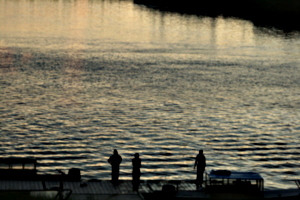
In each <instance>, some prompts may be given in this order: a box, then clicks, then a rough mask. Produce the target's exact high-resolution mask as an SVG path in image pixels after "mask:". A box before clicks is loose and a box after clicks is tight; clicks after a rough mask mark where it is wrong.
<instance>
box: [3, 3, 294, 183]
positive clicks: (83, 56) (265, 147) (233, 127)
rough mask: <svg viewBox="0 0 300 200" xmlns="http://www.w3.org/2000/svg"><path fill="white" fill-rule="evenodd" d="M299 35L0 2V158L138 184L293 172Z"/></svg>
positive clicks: (93, 6)
mask: <svg viewBox="0 0 300 200" xmlns="http://www.w3.org/2000/svg"><path fill="white" fill-rule="evenodd" d="M299 53H300V37H299V33H296V32H295V33H289V34H285V33H283V32H281V31H279V30H276V29H272V28H258V27H255V26H254V25H253V24H252V23H251V22H250V21H245V20H240V19H234V18H224V17H221V16H220V17H217V18H210V17H205V16H194V15H183V14H177V13H169V12H160V11H157V10H153V9H149V8H147V7H144V6H140V5H135V4H133V2H132V1H113V0H112V1H100V0H98V1H97V0H94V1H91V0H90V1H88V0H80V1H79V0H78V1H75V0H73V1H66V0H58V1H53V0H43V1H42V0H33V1H29V0H13V1H12V0H10V1H8V0H0V60H1V64H0V76H1V79H0V87H1V96H0V113H1V114H0V125H1V135H0V138H1V141H2V142H1V146H0V151H1V154H2V155H3V156H5V157H9V156H35V157H38V158H40V160H39V167H38V169H39V171H40V172H41V173H51V172H54V169H56V168H59V169H63V170H67V169H69V168H71V167H78V168H81V169H82V174H83V176H84V178H101V179H109V178H110V166H109V165H108V163H107V162H106V160H107V158H108V156H109V155H111V154H112V150H113V149H114V148H117V149H118V150H119V153H120V154H121V155H122V156H123V159H124V162H123V164H122V168H121V177H122V178H126V179H129V178H131V160H130V159H131V158H133V154H134V153H136V152H139V153H140V155H141V158H142V159H143V168H142V173H143V175H142V178H144V179H153V178H156V179H162V178H167V179H193V178H195V171H193V170H192V167H193V162H194V157H195V156H196V154H197V152H198V150H199V149H200V148H201V149H204V153H205V155H206V156H207V163H208V170H210V169H228V170H239V171H255V172H259V173H261V174H262V176H263V177H264V178H265V180H266V187H267V188H287V187H293V185H292V183H286V182H285V181H284V180H286V179H296V178H298V179H299V165H300V163H299V149H300V146H299V130H300V124H299V106H300V104H299V94H300V92H299V91H300V90H299V84H300V82H299V80H300V79H299V66H300V61H299V58H300V55H299Z"/></svg>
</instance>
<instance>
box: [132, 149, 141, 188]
mask: <svg viewBox="0 0 300 200" xmlns="http://www.w3.org/2000/svg"><path fill="white" fill-rule="evenodd" d="M141 164H142V160H141V159H140V155H139V154H138V153H136V154H134V158H133V159H132V189H133V191H138V189H139V185H140V177H141V171H140V168H141Z"/></svg>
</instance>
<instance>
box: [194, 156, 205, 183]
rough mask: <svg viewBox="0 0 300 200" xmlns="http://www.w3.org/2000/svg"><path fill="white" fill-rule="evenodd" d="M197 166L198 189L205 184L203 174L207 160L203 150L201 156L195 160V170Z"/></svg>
mask: <svg viewBox="0 0 300 200" xmlns="http://www.w3.org/2000/svg"><path fill="white" fill-rule="evenodd" d="M196 166H197V179H196V186H197V188H198V187H199V186H201V185H202V183H203V173H204V170H205V167H206V158H205V156H204V154H203V150H199V154H198V155H197V157H196V159H195V165H194V169H195V168H196Z"/></svg>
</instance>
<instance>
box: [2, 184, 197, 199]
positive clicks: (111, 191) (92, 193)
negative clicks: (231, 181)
mask: <svg viewBox="0 0 300 200" xmlns="http://www.w3.org/2000/svg"><path fill="white" fill-rule="evenodd" d="M59 184H60V182H59V181H25V180H0V192H1V191H12V192H14V191H17V192H24V191H34V192H41V193H42V192H45V188H46V189H50V188H53V187H58V186H59ZM163 185H173V186H174V187H175V188H176V190H177V191H181V192H180V194H181V195H184V196H185V195H187V194H185V193H184V192H186V191H195V190H196V187H195V184H194V183H193V181H165V180H149V181H141V184H140V187H139V192H136V191H133V190H132V183H131V180H120V182H119V184H118V185H117V186H114V185H113V184H112V183H111V181H110V180H91V181H64V182H63V189H68V190H71V191H72V194H71V196H70V199H72V200H86V199H94V200H96V199H97V200H98V199H99V200H102V199H106V200H108V199H110V200H119V199H120V200H121V199H122V200H126V199H131V200H141V199H144V197H143V195H142V194H151V193H153V192H155V191H161V190H162V187H163ZM46 191H47V190H46ZM198 193H199V192H198ZM189 195H190V194H189ZM198 195H199V194H198Z"/></svg>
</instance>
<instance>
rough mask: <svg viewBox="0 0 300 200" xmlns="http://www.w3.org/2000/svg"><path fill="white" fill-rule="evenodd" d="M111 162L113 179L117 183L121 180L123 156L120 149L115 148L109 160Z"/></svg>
mask: <svg viewBox="0 0 300 200" xmlns="http://www.w3.org/2000/svg"><path fill="white" fill-rule="evenodd" d="M107 161H108V162H109V163H110V164H111V181H112V183H113V184H114V185H117V184H118V182H119V174H120V172H119V171H120V164H121V162H122V157H121V156H120V155H119V154H118V151H117V150H116V149H115V150H114V154H113V155H112V156H110V158H109V159H108V160H107Z"/></svg>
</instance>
